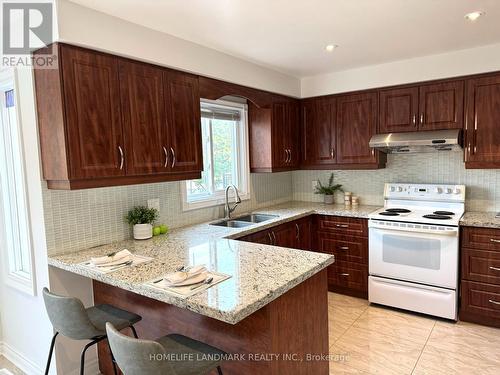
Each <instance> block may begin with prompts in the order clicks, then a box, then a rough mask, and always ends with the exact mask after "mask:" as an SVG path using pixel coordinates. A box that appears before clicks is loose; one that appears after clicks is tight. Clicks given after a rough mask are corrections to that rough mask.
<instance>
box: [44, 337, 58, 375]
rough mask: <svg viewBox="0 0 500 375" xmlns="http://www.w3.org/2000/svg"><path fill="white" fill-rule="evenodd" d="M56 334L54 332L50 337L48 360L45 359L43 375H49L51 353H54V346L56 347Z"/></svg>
mask: <svg viewBox="0 0 500 375" xmlns="http://www.w3.org/2000/svg"><path fill="white" fill-rule="evenodd" d="M58 334H59V332H56V333H55V334H54V336H53V337H52V341H51V342H50V349H49V358H47V366H45V375H48V374H49V369H50V362H51V361H52V353H53V352H54V346H55V345H56V337H57V335H58Z"/></svg>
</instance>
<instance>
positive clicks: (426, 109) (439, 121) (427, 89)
mask: <svg viewBox="0 0 500 375" xmlns="http://www.w3.org/2000/svg"><path fill="white" fill-rule="evenodd" d="M463 116H464V81H461V80H460V81H446V82H441V83H433V84H428V85H422V86H412V87H402V88H399V87H396V88H391V89H387V90H381V91H380V113H379V120H380V125H379V133H396V132H409V131H419V130H446V129H461V128H462V126H463Z"/></svg>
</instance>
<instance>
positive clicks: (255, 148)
mask: <svg viewBox="0 0 500 375" xmlns="http://www.w3.org/2000/svg"><path fill="white" fill-rule="evenodd" d="M299 110H300V107H299V102H298V100H295V99H292V98H287V97H282V96H278V95H275V96H274V99H273V103H272V104H271V106H270V107H258V106H256V105H255V104H254V103H252V102H250V103H248V122H249V124H248V127H249V146H250V171H251V172H257V173H258V172H282V171H290V170H292V169H295V168H297V167H298V164H299V160H300V144H299V135H298V133H299V121H300V115H299Z"/></svg>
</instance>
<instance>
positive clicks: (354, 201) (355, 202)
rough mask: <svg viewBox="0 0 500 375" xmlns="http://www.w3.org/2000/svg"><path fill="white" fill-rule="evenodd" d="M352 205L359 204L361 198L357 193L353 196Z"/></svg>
mask: <svg viewBox="0 0 500 375" xmlns="http://www.w3.org/2000/svg"><path fill="white" fill-rule="evenodd" d="M352 205H353V206H357V205H359V198H358V197H357V196H355V195H353V196H352Z"/></svg>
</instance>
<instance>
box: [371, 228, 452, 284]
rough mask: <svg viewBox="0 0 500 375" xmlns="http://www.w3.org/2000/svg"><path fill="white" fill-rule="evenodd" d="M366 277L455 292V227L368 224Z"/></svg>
mask: <svg viewBox="0 0 500 375" xmlns="http://www.w3.org/2000/svg"><path fill="white" fill-rule="evenodd" d="M369 239H370V242H369V259H370V262H369V271H370V275H374V276H381V277H388V278H392V279H396V280H407V281H412V282H417V283H421V284H425V285H434V286H438V287H443V288H449V289H456V288H457V280H458V279H457V277H458V276H457V275H458V227H448V226H438V225H426V224H413V223H399V222H390V221H383V220H370V222H369Z"/></svg>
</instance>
